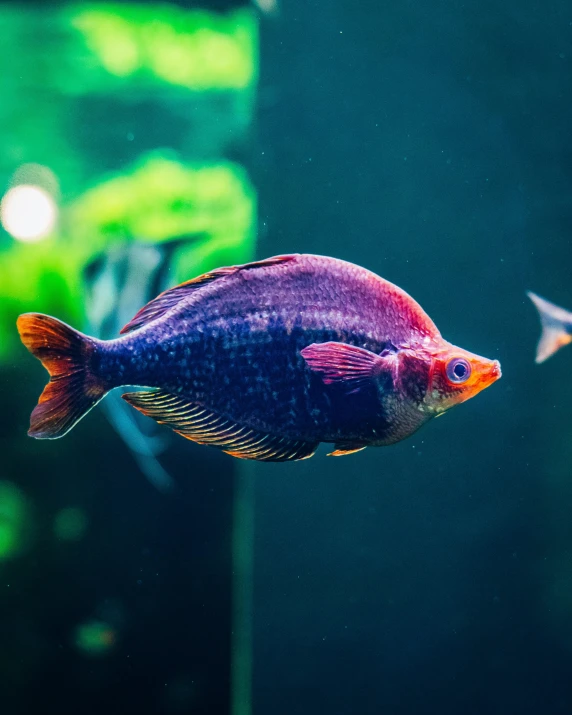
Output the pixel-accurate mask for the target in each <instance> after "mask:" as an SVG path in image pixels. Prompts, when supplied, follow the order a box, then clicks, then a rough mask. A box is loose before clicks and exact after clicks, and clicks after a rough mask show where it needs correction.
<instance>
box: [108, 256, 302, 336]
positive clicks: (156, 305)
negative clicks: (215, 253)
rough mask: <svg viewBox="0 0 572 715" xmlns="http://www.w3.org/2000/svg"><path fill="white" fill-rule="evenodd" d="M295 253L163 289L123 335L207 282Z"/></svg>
mask: <svg viewBox="0 0 572 715" xmlns="http://www.w3.org/2000/svg"><path fill="white" fill-rule="evenodd" d="M295 257H296V256H295V254H292V255H285V256H273V257H272V258H266V259H265V260H263V261H253V262H252V263H244V264H243V265H239V266H226V267H224V268H217V269H216V270H214V271H210V272H209V273H203V275H202V276H198V277H197V278H191V280H189V281H185V282H184V283H180V284H179V285H178V286H175V287H174V288H169V290H166V291H163V293H161V294H160V295H158V296H157V297H156V298H153V300H152V301H150V302H149V303H147V305H145V306H143V308H141V310H139V311H138V312H137V314H136V315H135V316H134V317H133V318H132V319H131V320H130V321H129V322H128V323H127V325H125V326H124V327H123V328H122V329H121V335H124V334H125V333H130V332H131V331H132V330H137V329H138V328H140V327H141V326H142V325H145V324H146V323H150V322H151V321H152V320H156V319H157V318H160V317H161V316H162V315H164V314H165V313H167V312H168V311H169V310H171V308H174V307H175V306H176V305H177V304H178V303H180V302H181V301H182V300H184V299H185V298H187V297H188V296H189V294H190V293H191V292H192V291H193V290H195V289H196V288H201V287H202V286H204V285H206V284H207V283H212V281H216V280H218V279H219V278H224V277H225V276H230V275H233V274H234V273H238V272H239V271H245V270H250V269H252V268H264V267H266V266H274V265H277V264H279V263H284V262H286V261H290V260H292V259H293V258H295Z"/></svg>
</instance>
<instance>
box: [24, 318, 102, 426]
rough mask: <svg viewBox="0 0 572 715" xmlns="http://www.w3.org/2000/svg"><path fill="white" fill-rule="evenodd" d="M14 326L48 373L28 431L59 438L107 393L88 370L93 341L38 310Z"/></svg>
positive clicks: (93, 347) (93, 345)
mask: <svg viewBox="0 0 572 715" xmlns="http://www.w3.org/2000/svg"><path fill="white" fill-rule="evenodd" d="M17 325H18V332H19V333H20V338H21V339H22V342H23V343H24V345H25V346H26V347H27V348H28V350H29V351H30V352H31V353H32V355H34V356H35V357H37V358H38V359H39V360H41V361H42V365H43V366H44V367H45V368H46V370H47V371H48V372H49V373H50V381H49V382H48V384H47V385H46V387H45V389H44V391H43V392H42V394H41V395H40V399H39V400H38V404H37V405H36V407H35V409H34V411H33V412H32V416H31V418H30V429H29V431H28V434H29V435H30V437H36V438H37V439H56V437H63V435H64V434H66V433H67V432H69V431H70V430H71V428H72V427H73V426H74V425H75V424H76V423H77V422H79V420H80V419H81V418H82V417H83V416H84V415H86V414H87V413H88V412H89V411H90V410H91V408H92V407H94V405H96V404H97V403H98V402H99V400H101V398H102V397H103V396H104V395H105V393H106V392H107V389H106V388H105V386H104V385H103V384H101V382H100V381H98V379H97V378H96V377H95V376H94V375H93V374H92V373H91V372H90V370H89V361H90V360H89V359H90V357H91V355H92V353H93V351H94V349H95V341H93V340H92V339H91V338H88V337H87V336H85V335H83V334H82V333H79V332H78V331H77V330H74V329H73V328H70V327H69V325H66V324H65V323H62V322H61V321H60V320H56V318H51V317H50V316H49V315H42V314H41V313H25V314H24V315H20V317H19V318H18V322H17Z"/></svg>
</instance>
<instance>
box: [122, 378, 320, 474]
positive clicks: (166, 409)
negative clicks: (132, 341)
mask: <svg viewBox="0 0 572 715" xmlns="http://www.w3.org/2000/svg"><path fill="white" fill-rule="evenodd" d="M122 397H123V399H124V400H126V401H127V402H128V403H129V404H130V405H133V407H135V408H136V409H138V410H139V411H140V412H142V413H143V414H144V415H147V416H148V417H152V418H153V419H154V420H156V421H157V422H159V424H164V425H167V426H168V427H171V429H174V430H175V432H177V433H178V434H180V435H182V436H183V437H186V438H187V439H191V440H193V441H194V442H197V443H198V444H207V445H210V446H211V447H218V448H219V449H222V451H223V452H226V453H227V454H230V455H231V456H232V457H238V458H239V459H254V460H256V461H258V462H291V461H295V460H299V459H308V458H309V457H311V456H312V455H313V454H314V452H315V451H316V449H317V447H318V442H307V441H305V440H297V439H292V438H290V437H284V436H282V435H276V434H268V433H265V432H262V431H259V430H255V429H251V428H250V427H248V426H246V425H241V424H238V423H236V422H235V421H234V420H232V419H231V418H229V417H226V416H224V415H220V414H217V413H216V412H213V411H212V410H210V409H209V408H208V407H205V406H204V405H200V404H198V403H195V402H191V401H189V400H187V399H186V398H184V397H180V396H178V395H172V394H170V393H169V392H164V391H163V390H150V391H146V392H126V393H125V394H124V395H122Z"/></svg>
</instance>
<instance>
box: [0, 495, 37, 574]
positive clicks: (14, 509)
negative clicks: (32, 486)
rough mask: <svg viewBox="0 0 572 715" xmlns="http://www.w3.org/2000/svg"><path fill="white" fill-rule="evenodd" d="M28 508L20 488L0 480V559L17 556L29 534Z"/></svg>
mask: <svg viewBox="0 0 572 715" xmlns="http://www.w3.org/2000/svg"><path fill="white" fill-rule="evenodd" d="M29 519H30V509H29V506H28V502H27V500H26V497H25V495H24V493H23V492H22V490H21V489H20V488H19V487H18V486H17V485H16V484H14V483H12V482H8V481H1V482H0V561H2V560H4V559H9V558H11V557H13V556H18V555H19V554H20V553H21V552H22V550H23V549H24V548H25V546H26V542H27V537H28V535H29V526H30V525H29Z"/></svg>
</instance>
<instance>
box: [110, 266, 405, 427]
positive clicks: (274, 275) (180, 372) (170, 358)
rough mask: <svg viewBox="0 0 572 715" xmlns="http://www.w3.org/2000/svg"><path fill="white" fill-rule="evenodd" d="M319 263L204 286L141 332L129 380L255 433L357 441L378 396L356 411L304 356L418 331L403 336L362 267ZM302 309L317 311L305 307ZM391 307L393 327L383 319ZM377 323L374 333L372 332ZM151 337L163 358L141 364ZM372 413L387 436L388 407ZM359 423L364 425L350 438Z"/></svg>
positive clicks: (383, 342) (376, 344) (371, 346)
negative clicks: (319, 346) (327, 346)
mask: <svg viewBox="0 0 572 715" xmlns="http://www.w3.org/2000/svg"><path fill="white" fill-rule="evenodd" d="M316 264H317V265H316V266H315V267H314V266H311V268H312V270H310V269H308V268H306V269H305V270H304V271H302V272H300V271H294V270H292V268H291V267H290V264H285V265H283V266H272V267H269V268H264V269H262V268H261V269H257V270H255V271H252V272H245V273H238V274H236V275H233V276H227V277H224V278H222V279H220V280H219V281H215V282H214V283H212V284H209V285H206V286H205V287H204V288H200V289H199V290H198V291H197V292H196V293H195V294H193V296H192V297H191V298H190V299H189V300H187V301H183V304H182V305H180V306H179V307H178V308H176V309H174V310H172V311H171V312H170V313H169V314H168V315H166V316H164V318H160V319H159V320H158V321H155V322H154V323H151V324H150V325H149V326H147V327H146V328H143V329H142V330H141V331H139V332H138V333H134V334H133V337H132V340H133V343H134V346H133V347H134V349H133V350H132V353H133V356H134V358H135V361H136V362H135V366H136V368H137V369H136V370H135V371H134V372H133V373H132V374H131V375H130V376H129V378H128V381H129V382H132V383H133V384H145V385H149V386H152V387H154V386H157V387H162V388H163V389H166V390H167V391H168V392H172V393H176V394H181V395H184V396H185V397H188V398H190V399H193V400H198V401H200V402H205V403H206V404H208V406H209V407H211V408H212V409H213V410H215V411H216V412H220V413H222V414H225V415H227V416H229V417H231V418H232V419H233V420H237V421H244V419H245V417H246V419H247V420H248V424H249V425H250V426H252V427H255V428H257V429H261V430H264V431H270V432H273V431H277V430H280V431H281V432H283V433H285V434H287V435H288V436H292V437H298V438H302V437H305V438H308V437H309V438H312V439H313V438H319V437H321V438H322V439H326V438H328V439H336V438H338V437H339V436H340V435H341V434H346V436H349V437H351V438H357V437H358V436H360V435H361V433H362V432H363V424H362V423H363V420H360V423H357V424H356V420H355V414H354V413H355V412H356V411H357V412H359V413H361V414H366V412H365V411H364V409H363V408H364V405H363V404H362V403H365V402H368V403H371V399H370V398H371V395H370V394H367V395H366V394H365V393H364V394H363V395H360V396H355V397H354V398H353V400H352V401H351V405H352V407H354V409H350V410H349V412H348V405H347V400H346V399H345V394H344V391H343V390H338V391H335V390H331V389H329V390H328V389H327V386H325V385H324V384H323V383H322V381H321V380H320V379H319V378H318V377H317V376H312V375H311V374H310V373H309V371H307V369H306V368H305V362H304V359H303V358H302V357H301V355H300V351H301V350H302V349H303V348H304V347H306V346H308V345H310V344H312V343H316V342H318V343H320V342H327V341H340V342H345V343H349V344H352V345H356V346H358V347H362V348H365V349H367V350H371V351H372V352H381V351H382V350H383V349H384V348H385V347H386V346H387V345H388V344H391V342H392V340H393V341H397V342H399V341H400V340H404V339H409V338H410V336H411V328H410V326H409V325H404V326H403V330H402V332H400V330H399V328H400V326H399V324H398V326H397V328H394V327H393V323H392V320H394V316H393V315H392V314H391V312H390V311H387V304H385V303H384V302H383V301H382V300H380V297H379V296H377V295H375V294H373V295H372V291H371V284H370V283H369V281H370V280H372V279H373V280H375V278H374V277H373V276H372V277H371V278H370V276H367V278H368V280H367V281H366V280H363V278H362V275H361V271H360V272H357V273H358V276H357V280H356V271H355V270H354V267H353V266H350V267H349V270H348V269H347V268H346V266H348V264H342V265H341V266H340V265H338V262H337V261H336V262H334V261H328V260H326V261H323V260H321V261H316ZM324 264H325V266H326V271H324V270H323V267H324ZM364 273H366V272H365V271H364ZM269 279H270V280H269ZM377 280H378V281H379V280H380V279H377ZM300 304H301V305H302V306H307V307H305V308H302V309H300V308H299V306H300ZM384 307H385V308H386V312H387V318H388V319H387V321H383V319H382V318H383V309H384ZM380 316H381V319H380ZM376 317H377V319H376V321H375V322H374V319H375V318H376ZM183 321H184V323H185V326H184V328H182V327H181V326H182V325H183ZM394 322H395V321H394ZM368 325H369V326H371V330H369V331H366V330H365V328H364V326H368ZM148 333H152V334H153V336H154V341H155V351H156V352H155V355H153V356H152V357H149V356H147V359H145V358H143V359H141V360H138V355H139V354H140V352H139V351H140V348H139V346H140V345H141V343H142V341H146V337H147V334H148ZM368 333H369V335H368ZM198 335H200V339H199V338H198ZM123 349H125V345H121V346H120V352H119V353H118V355H117V363H116V364H117V365H120V364H121V362H122V359H121V352H122V350H123ZM157 354H158V355H159V359H158V360H157V359H156V355H157ZM114 369H115V368H111V369H110V370H109V372H110V373H113V370H114ZM300 376H304V379H300ZM121 379H122V380H124V379H126V376H125V375H124V374H122V375H121ZM369 392H370V393H371V392H372V391H371V390H370V391H369ZM332 393H333V394H332ZM332 401H333V402H332ZM341 402H345V403H346V404H345V409H342V408H341V404H340V409H333V410H332V409H331V406H332V404H333V405H334V406H336V405H337V403H341ZM369 413H372V414H371V415H370V417H369V418H368V419H369V421H371V422H372V424H374V425H375V426H376V427H377V430H378V432H379V433H380V434H382V433H383V432H384V422H385V419H384V414H383V408H382V405H381V404H380V403H379V400H377V399H375V405H374V406H372V405H371V404H370V407H369V409H368V410H367V414H369ZM350 424H355V425H356V427H355V429H353V430H351V431H349V432H348V425H350Z"/></svg>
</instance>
